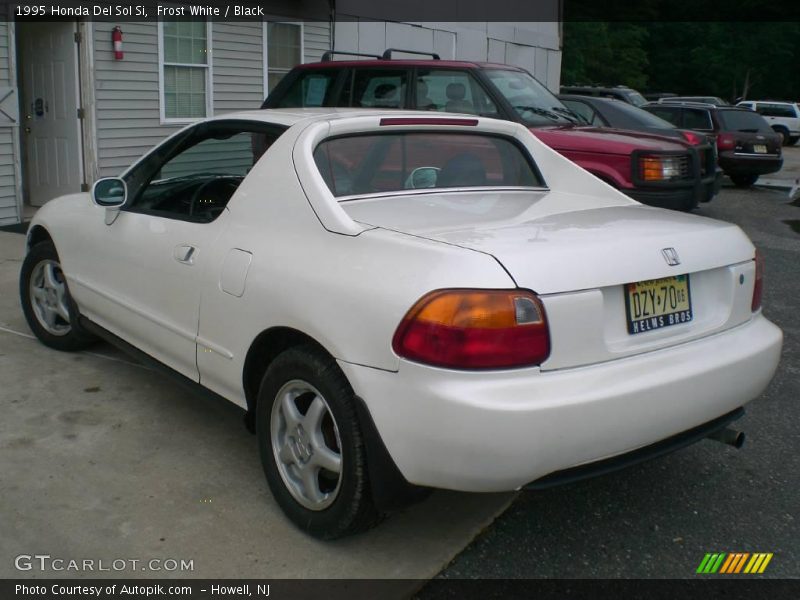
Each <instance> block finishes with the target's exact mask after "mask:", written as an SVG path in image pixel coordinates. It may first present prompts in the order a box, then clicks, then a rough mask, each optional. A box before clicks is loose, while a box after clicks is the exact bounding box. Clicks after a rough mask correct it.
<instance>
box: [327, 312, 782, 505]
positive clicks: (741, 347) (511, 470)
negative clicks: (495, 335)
mask: <svg viewBox="0 0 800 600" xmlns="http://www.w3.org/2000/svg"><path fill="white" fill-rule="evenodd" d="M782 339H783V337H782V333H781V331H780V329H778V328H777V327H776V326H775V325H773V324H772V323H770V322H769V321H768V320H767V319H765V318H764V317H763V316H762V315H761V314H758V315H756V316H755V317H754V318H753V319H752V320H751V321H749V322H748V323H746V324H744V325H741V326H738V327H735V328H733V329H730V330H728V331H725V332H722V333H719V334H717V335H714V336H709V337H707V338H704V339H702V340H695V341H693V342H689V343H686V344H681V345H678V346H674V347H672V348H667V349H663V350H658V351H653V352H649V353H646V354H642V355H638V356H633V357H628V358H623V359H618V360H613V361H609V362H606V363H601V364H596V365H592V366H587V367H581V368H573V369H562V370H556V371H549V372H541V371H540V370H539V369H520V370H513V371H500V372H465V371H451V370H446V369H436V368H431V367H426V366H423V365H419V364H415V363H410V362H406V361H401V363H400V368H399V371H398V372H396V373H392V372H388V371H381V370H377V369H371V368H368V367H363V366H358V365H353V364H349V363H340V364H341V366H342V369H343V370H344V372H345V374H346V375H347V377H348V379H349V381H350V383H351V384H352V386H353V388H354V390H355V392H356V394H357V395H358V396H360V397H361V398H363V399H364V401H365V403H366V405H367V408H368V410H369V412H370V414H371V416H372V419H373V421H374V423H375V426H376V428H377V431H378V433H379V435H380V437H381V439H382V440H383V442H384V445H385V446H386V449H387V450H388V452H389V454H390V456H391V457H392V459H393V460H394V462H395V464H396V465H397V467H398V468H399V470H400V472H401V473H402V474H403V476H404V477H405V478H406V479H407V480H408V481H409V482H410V483H414V484H417V485H424V486H430V487H438V488H448V489H454V490H463V491H476V492H478V491H482V492H490V491H506V490H512V489H518V488H520V487H522V486H524V485H526V484H528V483H529V482H532V481H535V480H537V479H539V478H541V477H544V476H546V475H548V474H550V473H554V472H556V471H561V470H563V469H569V468H572V467H575V466H579V465H582V464H586V463H590V462H594V461H598V460H603V459H605V458H609V457H612V456H617V455H620V454H624V453H627V452H630V451H633V450H635V449H637V448H642V447H644V446H648V445H650V444H653V443H655V442H658V441H661V440H664V439H666V438H669V437H671V436H674V435H676V434H678V433H681V432H685V431H687V430H690V429H692V428H694V427H697V426H698V425H701V424H703V423H707V422H709V421H711V420H713V419H716V418H718V417H720V416H721V415H725V414H727V413H730V412H731V411H733V410H736V409H737V408H739V407H741V406H742V405H744V404H745V403H747V402H748V401H750V400H752V399H753V398H755V397H757V396H758V395H759V394H760V393H761V392H762V391H763V390H764V388H765V387H766V386H767V384H768V383H769V381H770V379H771V378H772V376H773V374H774V372H775V369H776V368H777V365H778V361H779V357H780V350H781V345H782Z"/></svg>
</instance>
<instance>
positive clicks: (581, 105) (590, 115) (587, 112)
mask: <svg viewBox="0 0 800 600" xmlns="http://www.w3.org/2000/svg"><path fill="white" fill-rule="evenodd" d="M561 102H563V103H564V105H565V106H566V107H567V108H568V109H570V110H571V111H572V112H574V113H575V114H577V115H578V116H579V117H581V118H582V119H584V121H586V123H587V124H589V125H596V126H597V127H602V126H603V125H604V123H603V121H602V120H601V119H600V116H599V115H598V114H597V111H596V110H595V109H593V108H592V107H591V106H589V105H588V104H586V103H585V102H581V101H580V100H571V99H570V100H562V101H561Z"/></svg>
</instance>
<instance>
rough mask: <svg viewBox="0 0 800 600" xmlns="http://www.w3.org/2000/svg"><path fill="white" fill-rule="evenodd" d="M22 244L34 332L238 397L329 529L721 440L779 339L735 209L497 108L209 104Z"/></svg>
mask: <svg viewBox="0 0 800 600" xmlns="http://www.w3.org/2000/svg"><path fill="white" fill-rule="evenodd" d="M27 241H28V249H27V256H26V258H25V261H24V263H23V267H22V273H21V281H20V292H21V296H22V306H23V309H24V311H25V316H26V317H27V321H28V323H29V325H30V327H31V329H32V330H33V331H34V333H35V334H36V335H37V336H38V338H39V339H40V340H41V341H42V342H44V343H45V344H47V345H48V346H51V347H53V348H57V349H59V350H78V349H80V348H84V347H85V346H86V345H87V344H90V343H91V342H92V341H93V340H95V339H96V338H97V337H103V338H106V339H108V340H111V341H113V342H115V343H117V344H118V345H120V346H122V347H124V348H127V349H128V350H130V351H131V352H134V353H136V354H138V356H140V357H141V358H142V359H143V360H150V361H156V362H157V363H159V364H160V365H161V366H163V367H165V369H164V370H165V371H167V372H169V373H171V374H173V375H175V376H177V377H179V378H181V379H182V380H183V381H185V382H189V383H190V384H192V385H195V386H199V387H202V388H203V389H205V390H206V391H208V392H211V393H213V394H216V395H218V396H222V397H224V398H227V399H228V400H230V401H232V402H235V403H236V404H238V405H240V406H241V407H243V408H245V409H246V411H247V413H246V422H247V423H248V425H249V426H250V428H251V429H253V430H255V431H256V432H257V435H258V441H259V446H260V451H261V460H262V462H263V466H264V471H265V473H266V478H267V481H268V483H269V486H270V488H271V489H272V492H273V494H274V496H275V498H276V499H277V501H278V503H279V504H280V506H281V507H282V509H283V510H284V511H285V513H286V514H287V515H288V516H289V518H291V519H292V520H293V521H294V522H295V523H296V524H297V525H298V526H299V527H301V528H303V529H304V530H306V531H308V532H310V533H311V534H313V535H315V536H318V537H322V538H335V537H339V536H342V535H346V534H350V533H354V532H356V531H359V530H363V529H365V528H367V527H369V526H370V525H372V524H374V523H376V522H377V520H378V519H379V518H380V516H381V515H382V514H383V513H385V512H386V511H387V510H389V509H391V508H393V507H397V506H399V505H402V504H403V503H405V502H408V501H410V500H411V499H414V498H416V497H417V496H418V495H419V494H417V492H419V491H420V490H421V489H422V490H424V489H427V488H447V489H452V490H464V491H472V492H491V491H501V490H515V489H519V488H522V487H532V488H537V487H543V486H546V485H552V484H554V483H557V482H560V481H564V480H570V479H575V478H577V477H584V476H588V475H591V474H595V473H597V472H598V471H601V470H608V469H609V468H610V466H612V465H611V463H609V460H610V459H611V461H612V463H613V464H614V465H620V464H628V463H630V462H635V461H637V460H642V459H644V458H647V457H651V456H656V455H658V454H663V453H664V452H667V451H669V450H672V449H675V448H678V447H681V446H685V445H686V444H688V443H690V442H693V441H696V440H699V439H701V438H703V437H708V436H713V437H717V438H724V437H725V436H726V433H724V432H727V435H731V433H732V430H730V429H726V427H727V425H728V424H729V423H730V422H731V421H732V420H734V419H735V418H737V417H738V416H740V415H741V413H742V410H741V407H742V405H744V404H745V403H747V402H748V401H750V400H752V399H753V398H755V397H757V396H758V395H759V394H760V393H761V392H762V391H763V390H764V388H765V387H766V385H767V384H768V382H769V381H770V379H771V377H772V375H773V373H774V371H775V369H776V366H777V364H778V359H779V355H780V349H781V344H782V334H781V331H780V330H779V329H778V328H777V327H776V326H775V325H773V324H772V323H770V322H769V321H768V320H767V319H766V318H765V317H764V316H763V315H762V311H761V295H762V265H761V260H760V258H759V256H758V254H757V252H756V250H755V248H754V247H753V245H752V244H751V243H750V241H749V240H748V238H747V237H746V236H745V235H744V233H742V231H741V230H740V229H739V228H737V227H736V226H734V225H731V224H728V223H722V222H718V221H714V220H710V219H706V218H702V217H697V216H691V215H687V214H683V213H678V212H674V211H667V210H662V209H658V208H652V207H647V206H643V205H641V204H639V203H638V202H636V201H634V200H632V199H630V198H628V197H627V196H625V195H623V194H621V193H620V192H618V191H616V190H614V189H613V188H611V187H610V186H608V185H606V184H605V183H603V182H601V181H600V180H598V179H596V178H595V177H594V176H593V175H591V174H589V173H587V172H586V171H584V170H582V169H581V168H580V167H578V166H576V165H574V164H573V163H571V162H570V161H569V160H568V159H566V158H564V157H562V156H561V155H559V154H557V153H556V152H555V151H553V150H551V149H550V148H548V147H547V146H545V145H543V144H542V143H541V142H539V141H538V140H537V139H536V138H535V137H534V136H532V135H531V134H530V132H529V131H528V130H527V129H525V128H524V127H523V126H522V125H520V124H517V123H513V122H510V121H500V120H493V119H487V118H482V117H459V116H447V115H432V114H431V113H423V112H401V111H391V112H384V111H365V110H363V109H360V110H350V109H340V110H339V111H336V110H335V109H298V110H294V109H283V110H262V111H254V112H247V113H238V114H232V115H227V116H222V117H216V118H213V119H209V120H204V121H200V122H197V123H194V124H192V125H190V126H188V127H186V128H185V129H183V130H182V131H180V132H179V133H176V134H175V135H173V136H172V137H170V138H168V139H167V140H166V141H164V142H163V143H161V144H160V145H159V146H157V147H156V148H155V149H154V150H153V151H152V152H150V153H149V154H147V155H145V156H144V157H143V158H141V159H140V160H139V161H138V162H137V163H135V164H134V165H133V166H132V167H130V168H129V169H128V170H127V171H125V172H124V173H123V174H122V176H121V177H119V178H106V179H101V180H99V181H97V182H96V183H95V185H94V188H93V190H92V194H91V197H90V196H89V195H88V194H74V195H70V196H65V197H62V198H58V199H56V200H54V201H52V202H50V203H48V204H47V205H46V206H44V207H43V208H42V209H41V210H39V212H38V213H37V214H36V217H35V218H34V220H33V221H32V224H31V227H30V229H29V233H28V240H27ZM737 439H738V438H737Z"/></svg>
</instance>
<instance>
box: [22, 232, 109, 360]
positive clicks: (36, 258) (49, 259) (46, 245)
mask: <svg viewBox="0 0 800 600" xmlns="http://www.w3.org/2000/svg"><path fill="white" fill-rule="evenodd" d="M47 263H50V264H54V268H55V272H56V273H57V275H58V276H59V277H60V278H61V279H60V283H61V284H63V288H64V292H63V293H64V296H65V297H64V303H65V305H66V308H67V313H68V318H64V317H61V316H59V317H57V319H58V323H57V325H58V327H59V329H60V332H59V333H58V334H54V333H52V332H50V331H48V330H47V329H46V327H45V325H44V324H43V322H42V321H41V320H40V317H39V316H38V315H37V310H36V308H35V307H34V303H33V297H32V295H31V288H32V285H31V278H32V277H33V276H34V274H35V273H36V271H37V266H39V265H43V264H47ZM63 277H64V276H63V273H62V272H61V265H60V262H59V258H58V252H56V247H55V246H54V245H53V243H52V242H49V241H48V242H40V243H38V244H36V245H35V246H34V247H33V248H31V250H30V252H28V254H27V256H26V257H25V260H24V261H23V262H22V270H21V271H20V276H19V295H20V301H21V303H22V312H23V313H24V314H25V320H26V321H27V322H28V326H29V327H30V328H31V331H33V333H34V335H35V336H36V337H37V338H38V339H39V341H40V342H42V343H43V344H44V345H45V346H49V347H50V348H55V349H56V350H62V351H64V352H75V351H78V350H83V349H85V348H88V347H89V346H91V345H92V344H94V343H95V342H96V341H97V338H95V337H94V336H93V335H92V334H90V333H88V332H87V331H86V330H84V329H83V328H82V327H81V326H80V324H79V322H78V317H79V312H78V306H77V305H76V304H75V301H74V300H73V299H72V296H71V295H70V293H69V288H68V287H67V282H66V280H65V279H64V278H63Z"/></svg>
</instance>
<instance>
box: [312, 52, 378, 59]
mask: <svg viewBox="0 0 800 600" xmlns="http://www.w3.org/2000/svg"><path fill="white" fill-rule="evenodd" d="M334 54H346V55H347V56H363V57H365V58H381V55H380V54H364V53H363V52H347V51H346V50H328V51H327V52H325V54H323V55H322V59H321V60H320V62H330V61H331V57H332V56H333V55H334Z"/></svg>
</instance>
